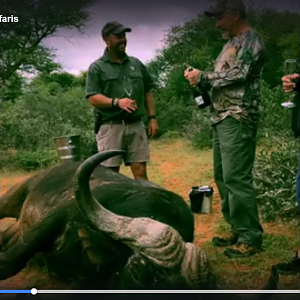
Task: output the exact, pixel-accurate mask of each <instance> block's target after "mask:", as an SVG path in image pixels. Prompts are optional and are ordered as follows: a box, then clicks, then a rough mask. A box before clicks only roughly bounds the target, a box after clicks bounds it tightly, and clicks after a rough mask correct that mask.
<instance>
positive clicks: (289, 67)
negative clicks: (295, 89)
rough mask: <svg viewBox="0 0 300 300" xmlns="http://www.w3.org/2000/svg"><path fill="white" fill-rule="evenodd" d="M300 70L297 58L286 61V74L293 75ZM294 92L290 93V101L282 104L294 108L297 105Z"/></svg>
mask: <svg viewBox="0 0 300 300" xmlns="http://www.w3.org/2000/svg"><path fill="white" fill-rule="evenodd" d="M297 72H298V63H297V60H296V59H287V60H286V61H285V62H284V74H285V75H291V74H294V73H297ZM293 97H294V96H293V94H292V93H291V94H290V95H289V101H287V102H283V103H281V106H282V107H284V108H293V107H295V106H296V105H295V103H293V101H292V100H293Z"/></svg>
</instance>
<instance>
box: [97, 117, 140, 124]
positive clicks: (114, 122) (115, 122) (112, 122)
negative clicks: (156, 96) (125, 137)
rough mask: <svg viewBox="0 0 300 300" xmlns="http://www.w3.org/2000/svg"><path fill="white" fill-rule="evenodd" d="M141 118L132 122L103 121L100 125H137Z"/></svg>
mask: <svg viewBox="0 0 300 300" xmlns="http://www.w3.org/2000/svg"><path fill="white" fill-rule="evenodd" d="M141 120H142V118H136V119H133V120H124V119H122V120H107V121H103V122H102V124H123V125H130V124H134V123H137V122H139V121H141Z"/></svg>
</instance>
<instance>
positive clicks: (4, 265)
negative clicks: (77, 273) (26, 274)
mask: <svg viewBox="0 0 300 300" xmlns="http://www.w3.org/2000/svg"><path fill="white" fill-rule="evenodd" d="M64 217H65V209H64V207H57V208H56V209H54V210H53V211H51V212H50V213H49V214H48V215H47V216H45V217H43V219H41V220H40V221H38V222H36V223H35V224H34V225H33V226H32V227H30V228H29V229H28V230H27V231H25V232H24V234H22V235H21V236H20V238H19V239H18V241H17V242H15V244H14V245H13V246H12V247H10V248H9V249H7V251H5V252H0V280H4V279H7V278H9V277H11V276H14V275H16V274H17V273H19V272H20V271H21V270H22V269H23V268H24V267H25V266H26V264H27V262H28V261H29V260H30V259H31V258H32V257H33V256H34V255H35V254H37V253H38V252H41V251H42V250H43V247H45V246H43V245H45V244H46V245H49V243H50V244H51V243H52V242H53V241H54V240H55V238H56V237H57V236H58V234H59V233H60V231H61V229H62V226H63V224H64V223H63V220H64Z"/></svg>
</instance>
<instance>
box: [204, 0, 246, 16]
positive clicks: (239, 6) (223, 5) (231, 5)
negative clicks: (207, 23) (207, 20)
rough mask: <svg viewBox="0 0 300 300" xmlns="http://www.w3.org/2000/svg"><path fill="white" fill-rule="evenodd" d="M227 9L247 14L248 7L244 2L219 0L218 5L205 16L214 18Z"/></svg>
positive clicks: (212, 7) (206, 12)
mask: <svg viewBox="0 0 300 300" xmlns="http://www.w3.org/2000/svg"><path fill="white" fill-rule="evenodd" d="M226 9H234V10H239V11H241V12H243V13H246V7H245V4H244V3H243V1H242V0H217V3H216V5H214V6H211V7H210V8H209V9H208V10H206V11H204V14H205V15H206V16H208V17H213V16H215V15H218V14H220V13H222V12H223V11H225V10H226Z"/></svg>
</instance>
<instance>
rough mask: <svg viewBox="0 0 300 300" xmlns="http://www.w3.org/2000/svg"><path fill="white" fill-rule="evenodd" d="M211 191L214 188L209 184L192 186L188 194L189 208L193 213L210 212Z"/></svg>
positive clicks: (212, 191)
mask: <svg viewBox="0 0 300 300" xmlns="http://www.w3.org/2000/svg"><path fill="white" fill-rule="evenodd" d="M213 193H214V190H213V188H212V187H211V186H202V187H198V186H194V187H192V189H191V191H190V194H189V197H190V202H191V210H192V211H193V212H194V213H202V214H210V213H212V202H213Z"/></svg>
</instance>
